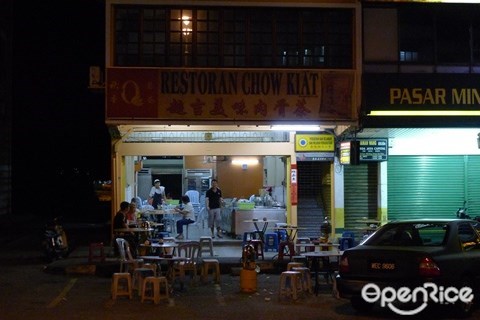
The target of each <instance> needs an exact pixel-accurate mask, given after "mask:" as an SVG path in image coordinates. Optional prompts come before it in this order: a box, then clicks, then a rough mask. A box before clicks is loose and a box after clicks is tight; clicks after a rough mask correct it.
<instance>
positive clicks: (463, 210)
mask: <svg viewBox="0 0 480 320" xmlns="http://www.w3.org/2000/svg"><path fill="white" fill-rule="evenodd" d="M466 205H467V201H463V207H460V208H458V210H457V218H459V219H471V218H470V216H469V215H468V214H467V206H466Z"/></svg>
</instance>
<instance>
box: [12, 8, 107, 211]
mask: <svg viewBox="0 0 480 320" xmlns="http://www.w3.org/2000/svg"><path fill="white" fill-rule="evenodd" d="M12 3H13V20H14V21H13V102H12V109H13V112H12V113H13V134H12V135H13V146H12V149H13V151H12V153H13V154H12V163H13V177H12V179H13V197H14V198H13V212H14V213H17V214H21V213H23V212H25V211H26V210H30V211H31V210H32V207H35V208H42V209H40V210H41V211H42V212H38V213H35V214H42V215H43V214H45V215H49V216H51V215H64V216H76V217H77V218H78V216H84V217H86V218H87V220H88V217H98V216H99V215H103V213H99V212H98V211H99V210H100V211H102V209H99V208H98V203H97V202H96V197H95V195H94V193H93V187H92V185H93V181H94V180H108V179H110V176H111V174H110V138H109V135H108V130H107V127H106V125H105V122H104V93H103V92H102V91H99V92H92V91H90V90H89V89H88V81H89V67H90V66H93V65H98V66H100V67H101V69H102V70H103V69H104V64H105V63H104V61H105V49H104V47H105V40H104V39H105V8H104V6H105V4H104V2H103V1H100V0H68V1H62V0H52V1H50V0H49V1H37V0H27V1H12ZM46 208H48V209H46ZM46 211H48V212H46ZM103 211H105V210H103ZM78 220H82V219H81V218H78Z"/></svg>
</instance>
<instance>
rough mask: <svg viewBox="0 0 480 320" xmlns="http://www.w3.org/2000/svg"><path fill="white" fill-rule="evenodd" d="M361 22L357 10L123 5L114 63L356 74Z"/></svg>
mask: <svg viewBox="0 0 480 320" xmlns="http://www.w3.org/2000/svg"><path fill="white" fill-rule="evenodd" d="M353 20H354V10H353V9H349V8H341V9H339V8H299V9H297V8H274V9H272V8H260V7H241V8H240V7H228V8H222V7H189V8H178V7H172V8H170V7H162V6H159V7H157V6H126V5H118V6H116V7H115V10H114V30H115V33H114V34H115V39H114V56H115V61H114V64H115V65H116V66H156V67H247V68H248V67H266V68H268V67H282V68H302V67H304V68H312V67H313V68H337V69H341V68H345V69H348V68H350V69H351V68H352V67H353V61H354V59H353V52H354V50H353V48H354V39H353V35H354V27H353V26H354V21H353Z"/></svg>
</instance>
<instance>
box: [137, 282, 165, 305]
mask: <svg viewBox="0 0 480 320" xmlns="http://www.w3.org/2000/svg"><path fill="white" fill-rule="evenodd" d="M162 287H163V288H164V289H165V290H164V293H163V294H162ZM168 298H169V295H168V281H167V278H166V277H146V278H145V279H144V280H143V290H142V303H143V302H144V301H145V300H151V301H153V302H154V303H155V304H159V303H160V300H161V299H168Z"/></svg>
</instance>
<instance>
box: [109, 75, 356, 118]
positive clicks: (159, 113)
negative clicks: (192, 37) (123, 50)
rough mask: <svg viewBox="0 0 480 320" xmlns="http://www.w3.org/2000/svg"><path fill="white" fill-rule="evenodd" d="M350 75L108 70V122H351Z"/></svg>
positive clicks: (351, 81) (351, 84)
mask: <svg viewBox="0 0 480 320" xmlns="http://www.w3.org/2000/svg"><path fill="white" fill-rule="evenodd" d="M353 79H354V73H353V72H329V73H322V72H321V71H319V70H290V69H289V70H270V69H266V70H264V69H253V70H251V69H182V68H179V69H171V68H169V69H162V68H149V69H139V68H108V69H107V86H106V88H107V110H106V111H107V112H106V113H107V119H119V118H129V119H136V118H138V119H145V118H147V119H172V120H175V119H189V120H254V121H255V120H258V121H269V120H320V119H335V120H354V115H355V114H356V111H355V110H354V106H353V103H352V100H353V99H352V96H353Z"/></svg>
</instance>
